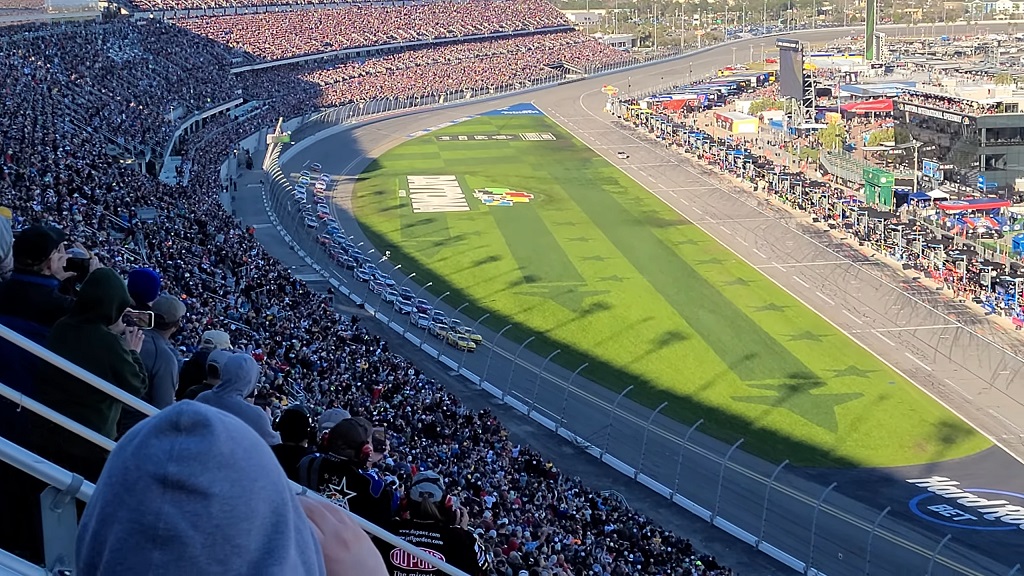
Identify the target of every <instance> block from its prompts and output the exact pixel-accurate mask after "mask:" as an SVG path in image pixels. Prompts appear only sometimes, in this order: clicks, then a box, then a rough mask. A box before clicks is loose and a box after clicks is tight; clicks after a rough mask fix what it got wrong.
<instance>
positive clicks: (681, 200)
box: [679, 198, 690, 206]
mask: <svg viewBox="0 0 1024 576" xmlns="http://www.w3.org/2000/svg"><path fill="white" fill-rule="evenodd" d="M679 201H680V202H682V203H683V204H684V205H685V206H689V205H690V203H689V202H687V201H686V200H684V199H682V198H679Z"/></svg>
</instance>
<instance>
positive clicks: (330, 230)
mask: <svg viewBox="0 0 1024 576" xmlns="http://www.w3.org/2000/svg"><path fill="white" fill-rule="evenodd" d="M324 224H327V232H326V233H327V234H330V235H331V236H337V235H339V234H342V231H341V228H338V225H337V224H331V219H330V218H328V219H326V220H324ZM335 240H337V238H335ZM338 244H341V242H338Z"/></svg>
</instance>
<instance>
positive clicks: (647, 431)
mask: <svg viewBox="0 0 1024 576" xmlns="http://www.w3.org/2000/svg"><path fill="white" fill-rule="evenodd" d="M665 406H668V402H662V403H661V406H658V407H657V408H655V409H654V412H651V417H650V418H648V419H647V428H644V443H643V445H642V446H641V447H640V462H638V463H637V465H636V470H634V471H633V480H636V479H637V478H639V477H640V469H641V468H643V467H644V453H645V452H647V435H648V434H650V433H651V424H652V423H653V422H654V417H655V416H657V415H658V412H661V409H662V408H664V407H665ZM611 431H612V430H611V428H609V429H608V433H609V434H610V433H611Z"/></svg>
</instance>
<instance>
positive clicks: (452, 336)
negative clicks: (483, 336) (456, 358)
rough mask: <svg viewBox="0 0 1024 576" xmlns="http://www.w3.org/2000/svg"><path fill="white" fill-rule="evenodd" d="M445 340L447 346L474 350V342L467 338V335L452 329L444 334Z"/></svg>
mask: <svg viewBox="0 0 1024 576" xmlns="http://www.w3.org/2000/svg"><path fill="white" fill-rule="evenodd" d="M445 342H447V343H448V345H449V346H454V347H455V348H456V349H457V350H465V351H467V352H476V343H475V342H473V341H472V340H470V339H469V336H466V335H465V334H460V333H458V332H455V331H452V332H449V333H448V335H447V336H445Z"/></svg>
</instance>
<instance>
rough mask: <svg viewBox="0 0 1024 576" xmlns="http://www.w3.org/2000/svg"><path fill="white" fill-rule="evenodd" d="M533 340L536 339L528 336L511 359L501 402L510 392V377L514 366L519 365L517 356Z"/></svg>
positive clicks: (514, 369)
mask: <svg viewBox="0 0 1024 576" xmlns="http://www.w3.org/2000/svg"><path fill="white" fill-rule="evenodd" d="M534 338H536V337H535V336H530V337H529V338H527V339H526V341H525V342H523V343H522V344H521V345H520V346H519V350H516V355H515V357H514V358H512V368H511V369H509V371H508V382H507V383H506V384H505V391H504V392H502V394H501V400H502V401H504V400H505V398H508V393H509V391H510V390H512V375H513V374H515V373H516V364H519V354H521V353H522V351H523V348H526V345H527V344H529V343H530V342H533V340H534Z"/></svg>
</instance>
